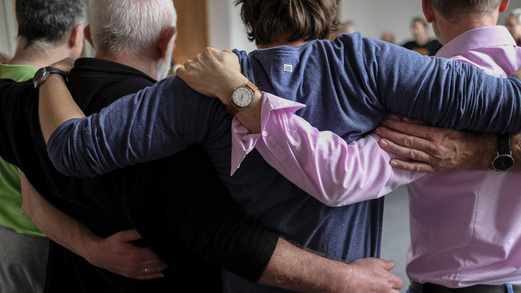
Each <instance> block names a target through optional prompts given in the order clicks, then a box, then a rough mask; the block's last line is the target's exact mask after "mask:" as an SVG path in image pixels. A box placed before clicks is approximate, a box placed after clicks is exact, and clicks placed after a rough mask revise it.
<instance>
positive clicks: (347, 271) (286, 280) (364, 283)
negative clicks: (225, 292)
mask: <svg viewBox="0 0 521 293" xmlns="http://www.w3.org/2000/svg"><path fill="white" fill-rule="evenodd" d="M393 267H394V263H393V262H391V261H386V260H382V259H374V258H365V259H358V260H356V261H353V262H351V263H349V264H346V263H343V262H340V261H335V260H330V259H326V258H323V257H320V256H318V255H316V254H314V253H311V252H307V251H303V250H301V249H299V248H297V247H296V246H294V245H292V244H290V243H289V242H287V241H285V240H282V239H280V240H279V245H277V249H276V250H275V253H274V254H273V257H272V258H271V261H270V263H269V265H268V267H267V268H266V271H265V272H264V274H263V275H262V277H261V278H260V280H259V282H260V283H263V284H266V285H271V286H276V287H281V288H285V289H290V290H294V291H298V292H317V293H318V292H340V293H342V292H345V293H348V292H399V291H398V290H399V289H400V288H401V287H402V280H400V278H398V277H397V276H395V275H393V274H391V273H390V272H389V271H390V270H391V269H392V268H393Z"/></svg>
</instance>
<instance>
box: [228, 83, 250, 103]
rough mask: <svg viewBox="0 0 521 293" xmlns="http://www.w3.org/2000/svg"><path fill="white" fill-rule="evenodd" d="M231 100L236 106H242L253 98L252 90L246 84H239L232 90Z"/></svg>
mask: <svg viewBox="0 0 521 293" xmlns="http://www.w3.org/2000/svg"><path fill="white" fill-rule="evenodd" d="M232 100H233V102H234V103H235V105H237V107H240V108H244V107H246V106H248V105H249V104H250V103H251V101H252V100H253V92H252V91H251V89H249V88H248V87H246V86H240V87H238V88H236V89H235V91H234V92H233V95H232Z"/></svg>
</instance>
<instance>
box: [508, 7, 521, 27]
mask: <svg viewBox="0 0 521 293" xmlns="http://www.w3.org/2000/svg"><path fill="white" fill-rule="evenodd" d="M511 16H513V17H515V18H516V20H517V23H519V24H521V8H516V9H512V11H510V13H508V16H507V17H511Z"/></svg>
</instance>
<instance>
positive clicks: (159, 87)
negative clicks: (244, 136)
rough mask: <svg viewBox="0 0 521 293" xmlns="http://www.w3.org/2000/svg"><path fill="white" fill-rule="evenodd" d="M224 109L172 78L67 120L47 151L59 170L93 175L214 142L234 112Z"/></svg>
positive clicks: (69, 173)
mask: <svg viewBox="0 0 521 293" xmlns="http://www.w3.org/2000/svg"><path fill="white" fill-rule="evenodd" d="M223 109H224V106H223V105H222V104H221V103H220V102H219V101H218V100H217V99H210V98H208V97H205V96H202V95H199V94H198V93H196V92H195V91H193V90H192V89H191V88H189V87H188V86H187V85H186V84H185V83H184V82H183V81H181V80H180V79H178V78H169V79H166V80H163V81H161V82H158V83H157V84H156V85H154V86H152V87H148V88H145V89H143V90H142V91H139V92H138V93H136V94H133V95H129V96H125V97H123V98H120V99H118V100H117V101H115V102H114V103H112V104H111V105H109V106H108V107H107V108H104V109H103V110H101V111H100V113H97V114H93V115H91V116H89V117H86V118H83V119H71V120H68V121H66V122H65V123H63V124H62V125H60V127H58V129H57V130H56V131H55V132H54V133H53V134H52V136H51V137H50V139H49V141H48V143H47V150H48V153H49V157H50V158H51V161H52V162H53V164H54V165H55V167H56V168H57V169H58V170H59V171H60V172H62V173H64V174H66V175H69V176H76V177H94V176H96V175H101V174H105V173H107V172H110V171H112V170H115V169H118V168H123V167H126V166H129V165H134V164H137V163H140V162H144V161H152V160H155V159H159V158H164V157H167V156H170V155H172V154H175V153H177V152H179V151H181V150H184V149H186V146H189V145H194V144H199V143H205V142H210V143H211V142H212V141H214V140H216V139H217V138H218V137H219V136H222V135H226V130H228V129H229V125H230V123H231V117H230V116H229V115H228V114H227V113H226V111H224V110H223Z"/></svg>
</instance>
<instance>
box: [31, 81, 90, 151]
mask: <svg viewBox="0 0 521 293" xmlns="http://www.w3.org/2000/svg"><path fill="white" fill-rule="evenodd" d="M38 114H39V116H40V125H41V128H42V134H43V136H44V138H45V142H46V143H47V142H48V141H49V138H50V137H51V135H52V133H53V132H54V131H55V130H56V129H57V128H58V126H60V125H61V124H62V123H63V122H65V121H67V120H69V119H72V118H83V117H85V114H83V112H82V111H81V109H80V108H79V107H78V105H76V102H74V100H73V98H72V96H71V94H70V92H69V90H68V89H67V86H66V85H65V81H64V79H63V77H62V76H60V75H59V74H52V75H50V76H49V77H48V78H47V80H46V81H45V83H44V84H43V85H41V86H40V101H39V107H38Z"/></svg>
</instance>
